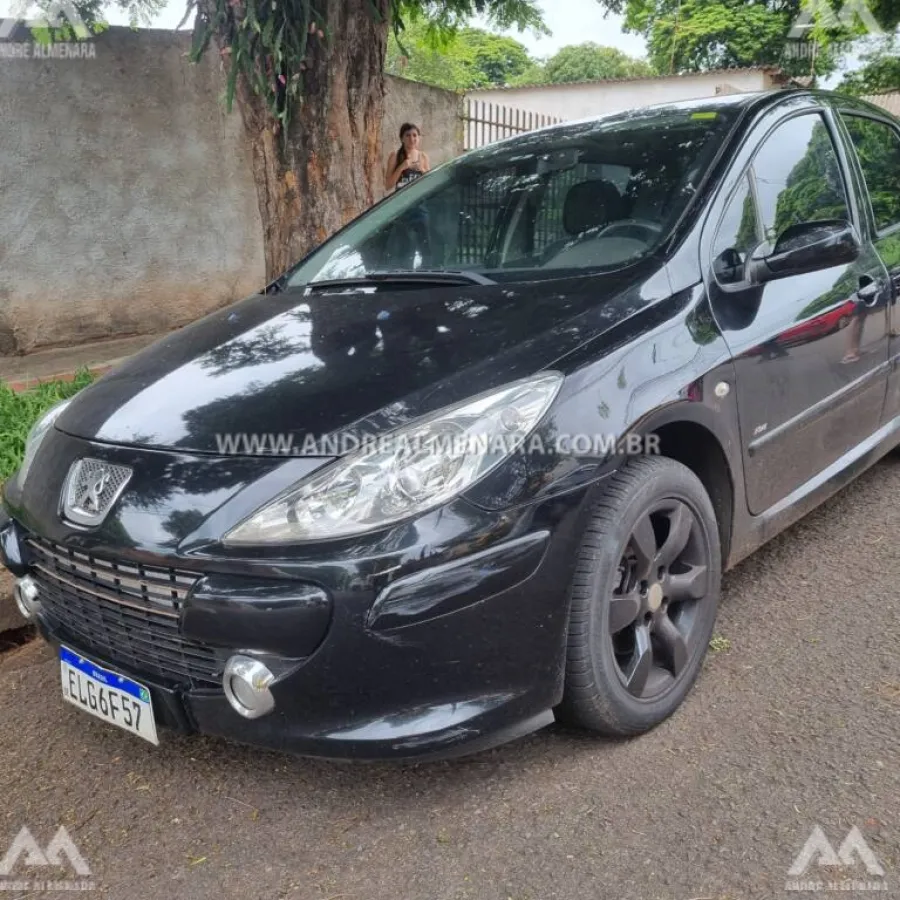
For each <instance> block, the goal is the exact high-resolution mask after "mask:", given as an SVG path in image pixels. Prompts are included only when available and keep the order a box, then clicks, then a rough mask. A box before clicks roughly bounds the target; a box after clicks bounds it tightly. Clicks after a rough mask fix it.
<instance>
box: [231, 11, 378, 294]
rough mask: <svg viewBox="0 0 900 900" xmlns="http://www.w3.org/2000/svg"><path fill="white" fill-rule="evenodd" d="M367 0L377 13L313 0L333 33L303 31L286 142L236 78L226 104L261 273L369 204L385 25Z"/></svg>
mask: <svg viewBox="0 0 900 900" xmlns="http://www.w3.org/2000/svg"><path fill="white" fill-rule="evenodd" d="M375 5H376V6H377V7H378V8H379V11H380V13H381V21H379V20H378V18H377V17H376V16H375V14H374V12H373V9H372V0H319V3H318V4H317V7H318V9H319V11H320V13H321V14H322V15H323V16H324V17H325V24H327V26H328V31H327V32H326V33H330V34H331V35H332V38H331V41H330V42H329V41H328V40H327V38H326V39H323V38H321V37H320V36H319V35H318V33H316V34H315V35H311V36H310V42H309V51H308V53H307V67H306V69H305V70H304V71H303V72H302V73H301V78H302V80H303V91H302V96H301V98H300V104H298V102H297V100H295V101H294V104H295V105H294V108H293V114H292V119H291V121H290V124H289V131H288V145H287V148H286V149H285V147H284V145H283V143H282V135H281V134H279V133H277V129H276V127H275V126H276V123H275V122H274V121H273V120H272V118H271V117H270V115H269V114H268V112H267V110H266V107H265V104H264V103H263V102H262V101H261V99H260V98H258V97H257V96H255V95H254V94H253V93H252V92H251V91H250V90H249V89H248V88H247V86H246V85H245V84H242V83H241V80H239V82H238V88H237V91H236V94H235V102H236V105H237V106H238V108H239V110H240V113H241V116H242V119H243V122H244V127H245V130H246V133H247V136H248V139H249V142H250V147H251V151H252V160H253V175H254V178H255V181H256V188H257V192H258V197H259V211H260V215H261V217H262V225H263V239H264V247H265V258H266V275H267V280H269V281H271V280H272V279H274V278H276V277H278V276H279V275H281V274H282V273H283V272H284V271H285V270H286V269H287V268H289V267H290V266H291V265H293V264H294V263H295V262H297V260H299V259H301V258H302V257H303V256H305V255H306V254H307V253H309V252H310V251H311V250H313V249H314V248H315V247H316V246H317V245H318V244H320V243H321V242H322V241H324V240H325V239H326V238H327V237H329V236H330V235H332V234H334V232H335V231H337V230H338V229H339V228H341V227H342V226H343V225H345V224H346V223H347V222H348V221H349V220H350V219H352V218H354V217H355V216H357V215H359V214H360V213H361V212H363V211H364V210H365V209H366V208H368V207H369V206H371V205H372V203H373V202H374V199H375V190H376V185H377V184H378V180H379V179H380V178H381V169H382V164H381V158H380V157H381V123H382V119H383V117H384V84H385V82H384V60H385V56H386V53H387V40H388V27H389V26H388V24H387V22H388V20H387V7H388V0H376V4H375ZM317 24H318V27H319V28H320V29H321V30H322V31H325V29H324V28H323V27H322V23H317ZM221 46H223V44H222V43H221V38H220V47H221ZM225 59H226V66H227V65H228V58H227V57H226V58H225Z"/></svg>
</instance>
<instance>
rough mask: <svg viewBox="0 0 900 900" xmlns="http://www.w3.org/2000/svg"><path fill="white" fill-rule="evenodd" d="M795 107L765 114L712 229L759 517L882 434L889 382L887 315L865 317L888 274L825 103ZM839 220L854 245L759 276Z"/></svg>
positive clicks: (718, 293)
mask: <svg viewBox="0 0 900 900" xmlns="http://www.w3.org/2000/svg"><path fill="white" fill-rule="evenodd" d="M794 106H795V108H794V109H792V110H791V111H790V112H786V111H785V109H784V107H782V108H781V111H780V112H779V111H777V110H776V111H775V112H773V113H770V114H769V116H768V117H766V118H764V119H763V120H762V121H761V122H759V123H757V126H756V128H755V129H754V130H753V132H752V133H751V135H750V137H749V140H748V141H746V142H745V144H744V146H743V149H742V151H741V152H740V154H739V156H738V158H737V159H736V161H735V164H734V166H733V168H732V173H731V176H730V178H729V179H727V180H726V191H727V193H726V194H725V197H724V199H722V198H721V197H720V199H719V202H718V203H717V204H716V203H714V204H713V209H712V213H713V214H712V216H711V217H710V219H709V222H708V223H707V226H706V229H705V232H704V235H705V236H704V250H703V252H704V254H705V258H706V260H707V267H708V276H707V278H708V281H707V284H708V288H709V291H710V302H711V307H712V309H713V313H714V315H715V316H716V319H717V321H718V323H719V326H720V327H721V328H722V330H723V334H724V336H725V340H726V341H727V343H728V345H729V349H730V350H731V352H732V354H733V357H734V374H735V384H734V390H735V392H736V403H737V408H738V415H739V420H740V427H741V441H742V453H743V459H744V469H745V472H744V474H745V484H746V492H747V504H748V508H749V510H750V512H751V513H752V514H754V515H759V514H761V513H764V512H765V511H766V510H770V509H771V508H772V507H773V506H775V505H776V504H778V503H779V502H780V501H783V500H785V498H787V497H788V496H789V495H790V494H791V493H792V492H793V491H795V490H798V489H801V488H802V487H803V486H804V485H806V484H807V482H809V481H810V480H811V479H814V478H815V477H816V476H817V475H819V474H820V473H822V472H823V471H824V470H825V469H827V468H828V467H829V466H830V465H832V464H834V463H836V462H837V461H838V460H840V458H841V457H842V456H843V455H844V454H846V453H847V452H848V451H851V450H852V449H853V448H854V447H855V446H856V445H857V444H858V443H860V442H861V441H863V440H864V439H865V438H866V437H867V436H868V435H870V434H872V433H873V432H874V431H876V430H877V428H878V426H879V422H880V417H881V411H882V408H883V404H884V397H885V392H886V387H887V360H888V329H887V325H886V320H885V318H884V317H883V316H882V317H878V316H877V315H876V316H864V315H863V314H862V313H861V310H865V309H866V307H865V303H867V302H871V299H872V297H873V296H876V295H878V294H879V292H880V291H883V290H884V289H885V287H886V273H885V270H884V267H883V266H882V264H881V262H880V260H879V257H878V255H877V253H876V252H875V249H874V247H873V246H872V244H871V242H869V241H867V240H866V239H865V237H864V234H865V232H864V231H863V230H861V227H860V226H861V223H860V215H859V209H858V203H857V197H856V194H855V193H854V191H853V190H852V187H851V185H852V182H851V181H850V180H849V178H848V177H847V176H848V171H849V170H848V167H847V156H846V152H845V148H844V147H843V145H842V144H841V143H840V142H839V140H837V139H836V130H835V125H834V122H833V120H832V119H831V118H830V116H829V115H828V114H826V112H825V111H823V110H821V109H819V108H818V107H817V106H815V105H813V104H812V103H811V101H809V100H806V101H804V100H799V101H796V102H795V103H794ZM796 107H799V108H796ZM717 213H718V215H717ZM819 222H822V223H828V222H831V223H835V224H832V225H827V224H823V226H822V228H819V227H818V226H816V225H814V224H813V223H819ZM840 222H844V226H843V228H844V231H843V234H844V237H845V238H848V237H849V239H850V240H852V241H853V243H860V244H861V247H859V248H858V249H857V250H855V251H853V252H851V253H847V254H845V255H843V256H841V254H840V253H835V252H831V251H829V252H831V256H830V257H828V256H827V254H826V256H824V257H823V256H822V255H821V253H819V256H818V257H817V262H816V264H815V265H812V266H807V270H806V271H802V267H800V270H799V271H802V274H801V273H798V267H797V266H796V265H795V266H793V268H791V269H789V270H788V273H787V274H786V273H782V274H781V275H780V276H779V277H774V278H773V277H771V276H770V275H764V276H759V277H757V276H755V275H753V274H752V271H751V267H752V266H753V265H758V263H757V262H756V261H757V260H758V259H759V258H761V257H765V256H767V255H769V254H771V253H772V251H773V250H777V251H778V252H779V253H780V252H781V251H782V249H783V248H786V249H791V248H795V247H796V246H797V243H798V241H799V242H800V243H801V244H802V243H803V241H808V242H809V243H808V245H807V246H813V245H815V244H816V242H817V241H820V239H821V238H822V236H823V235H825V236H826V237H827V235H829V234H832V233H833V234H835V235H839V234H841V233H842V232H841V226H840V225H839V224H837V223H840ZM710 223H711V225H712V227H710ZM808 229H815V230H813V231H809V232H808V233H807V230H808ZM707 234H708V235H709V238H708V239H707V237H706V235H707ZM818 246H821V244H819V245H818ZM834 246H835V247H836V246H837V245H836V244H835V245H834ZM841 246H843V245H841ZM817 252H819V251H817ZM854 255H855V258H854ZM766 271H769V270H766Z"/></svg>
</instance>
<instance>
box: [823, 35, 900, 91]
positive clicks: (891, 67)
mask: <svg viewBox="0 0 900 900" xmlns="http://www.w3.org/2000/svg"><path fill="white" fill-rule="evenodd" d="M860 62H861V63H862V66H861V67H860V68H859V69H857V70H856V71H855V72H850V73H848V74H847V75H845V76H844V79H843V81H841V83H840V84H839V85H838V87H837V90H839V91H841V92H842V93H845V94H851V95H852V96H854V97H861V96H863V95H865V94H889V93H892V92H893V91H900V38H898V37H896V36H892V37H891V38H890V39H888V40H882V41H879V42H878V44H876V46H875V47H874V48H872V49H870V50H869V51H868V52H866V53H864V54H863V55H862V56H861V58H860Z"/></svg>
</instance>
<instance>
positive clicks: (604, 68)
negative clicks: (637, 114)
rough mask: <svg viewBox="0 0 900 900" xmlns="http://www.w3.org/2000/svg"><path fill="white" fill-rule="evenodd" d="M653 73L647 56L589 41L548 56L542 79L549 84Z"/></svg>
mask: <svg viewBox="0 0 900 900" xmlns="http://www.w3.org/2000/svg"><path fill="white" fill-rule="evenodd" d="M652 74H653V69H652V67H651V66H650V65H649V64H648V63H646V62H645V61H644V60H641V59H633V58H632V57H630V56H628V55H627V54H625V53H623V52H622V51H621V50H618V49H616V48H615V47H603V46H600V45H599V44H595V43H594V42H593V41H587V42H586V43H583V44H576V45H572V46H569V47H563V48H562V49H561V50H560V51H559V52H558V53H557V54H556V55H555V56H552V57H551V58H550V59H549V60H547V62H546V64H545V65H544V71H543V78H542V79H541V80H542V81H545V82H547V83H549V84H564V83H566V82H573V81H595V80H599V79H602V78H633V77H636V76H641V75H652Z"/></svg>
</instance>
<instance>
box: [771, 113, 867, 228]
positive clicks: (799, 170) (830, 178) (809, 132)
mask: <svg viewBox="0 0 900 900" xmlns="http://www.w3.org/2000/svg"><path fill="white" fill-rule="evenodd" d="M753 170H754V179H755V185H756V195H757V199H758V202H759V207H760V216H761V219H762V224H763V229H764V232H765V237H766V239H767V240H769V241H771V242H772V243H773V244H774V243H775V242H776V241H777V240H778V237H779V235H781V234H783V233H784V231H785V229H787V228H790V227H791V226H792V225H800V224H803V223H806V222H815V221H817V220H821V219H845V220H848V221H849V220H850V219H851V214H850V208H849V203H848V201H847V190H846V186H845V185H844V179H843V175H842V173H841V166H840V161H839V159H838V155H837V151H836V150H835V147H834V144H833V142H832V140H831V135H830V133H829V131H828V128H827V126H826V125H825V120H824V119H823V118H822V116H821V115H819V114H818V113H814V114H809V115H803V116H797V117H796V118H793V119H789V120H788V121H787V122H783V123H782V124H781V125H779V126H778V128H776V130H775V131H773V132H772V133H771V134H770V135H769V137H768V138H767V139H766V141H765V143H764V144H763V146H762V147H761V149H760V150H759V152H758V153H757V155H756V158H755V160H754V162H753Z"/></svg>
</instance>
